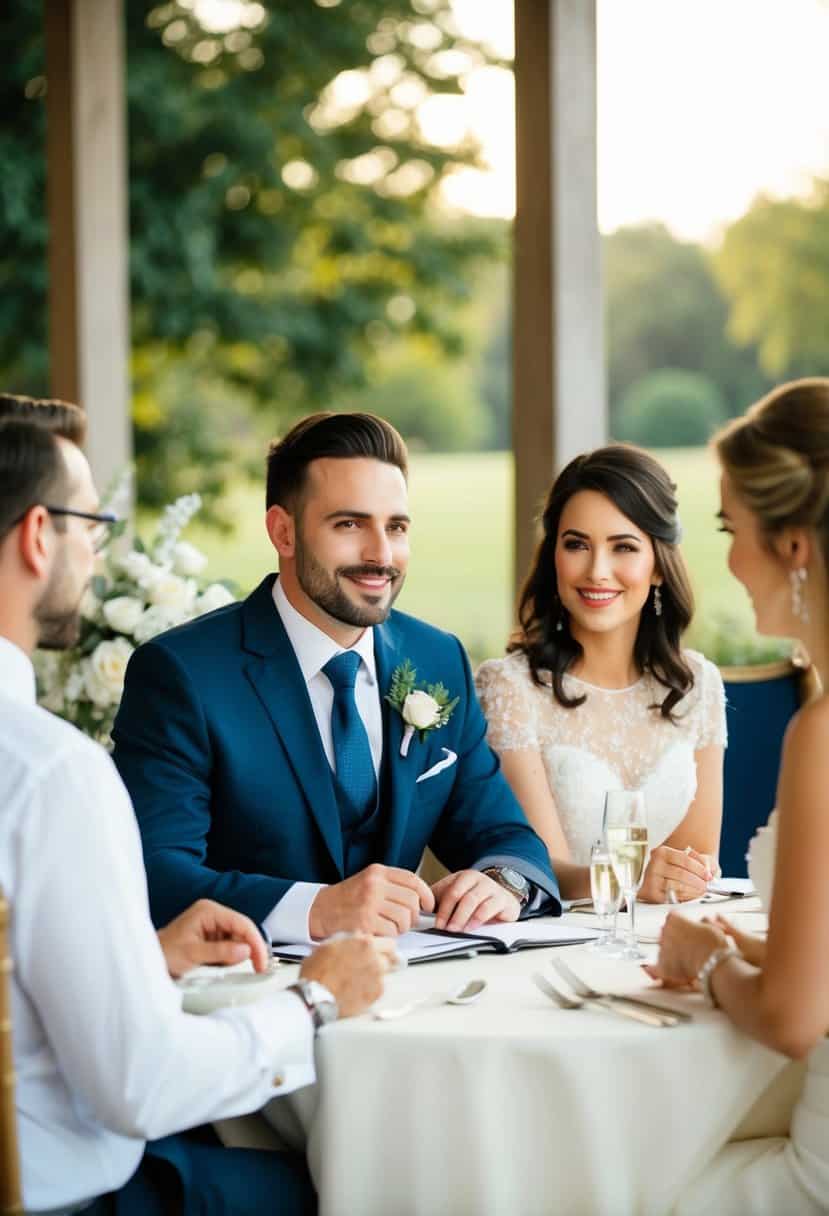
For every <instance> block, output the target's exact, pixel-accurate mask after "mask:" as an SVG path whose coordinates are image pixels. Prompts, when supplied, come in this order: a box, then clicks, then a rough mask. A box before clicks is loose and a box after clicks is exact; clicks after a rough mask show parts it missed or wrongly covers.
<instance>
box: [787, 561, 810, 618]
mask: <svg viewBox="0 0 829 1216" xmlns="http://www.w3.org/2000/svg"><path fill="white" fill-rule="evenodd" d="M807 577H808V575H807V572H806V567H805V566H800V567H799V568H798V569H797V570H790V571H789V583H790V585H791V589H792V615H793V616H795V617H797V619H798V620H799V621H802V622H803V624H804V625H808V623H809V608H808V605H807V604H806V579H807Z"/></svg>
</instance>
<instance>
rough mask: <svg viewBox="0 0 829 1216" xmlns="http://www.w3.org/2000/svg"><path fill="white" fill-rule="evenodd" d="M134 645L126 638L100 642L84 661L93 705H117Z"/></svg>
mask: <svg viewBox="0 0 829 1216" xmlns="http://www.w3.org/2000/svg"><path fill="white" fill-rule="evenodd" d="M132 652H133V647H132V646H131V645H130V644H129V642H128V641H127V639H126V638H113V639H112V641H109V642H99V643H98V645H97V646H96V647H95V649H94V651H93V652H92V654H91V655H90V657H89V658H88V659H87V660H86V661H85V663H84V687H85V689H86V693H87V696H88V697H89V699H90V701H91V702H92V703H93V705H97V706H98V707H99V708H100V709H107V708H108V707H109V706H110V705H117V704H118V702H119V701H120V700H121V696H122V694H123V691H124V675H125V673H126V670H127V663H128V662H129V658H130V655H131V654H132Z"/></svg>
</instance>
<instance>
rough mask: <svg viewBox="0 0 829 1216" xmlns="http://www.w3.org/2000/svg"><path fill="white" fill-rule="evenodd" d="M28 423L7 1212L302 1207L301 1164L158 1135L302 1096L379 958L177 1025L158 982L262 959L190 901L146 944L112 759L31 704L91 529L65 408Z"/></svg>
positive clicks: (6, 644) (10, 454) (11, 593)
mask: <svg viewBox="0 0 829 1216" xmlns="http://www.w3.org/2000/svg"><path fill="white" fill-rule="evenodd" d="M9 400H11V401H12V403H13V404H12V405H9ZM44 408H45V412H44V413H43V414H42V415H39V413H38V410H39V407H38V406H37V405H36V404H35V403H31V402H30V403H28V406H25V403H23V402H21V401H20V399H8V398H5V399H0V888H2V890H3V891H4V893H5V895H6V897H7V899H8V900H9V903H10V906H11V910H12V918H11V926H12V932H11V953H12V959H13V962H14V970H13V973H12V977H11V998H12V1023H13V1027H14V1061H15V1068H16V1071H17V1074H18V1083H17V1093H16V1113H17V1125H18V1131H19V1138H20V1150H21V1161H22V1178H23V1192H24V1195H23V1198H24V1203H25V1208H26V1211H29V1212H32V1213H37V1212H44V1213H45V1212H52V1213H57V1212H61V1213H70V1212H81V1211H83V1212H86V1213H87V1216H111V1214H113V1213H117V1214H118V1216H160V1214H161V1213H162V1212H165V1213H166V1212H167V1211H175V1212H179V1211H188V1212H189V1211H206V1210H208V1208H209V1210H210V1211H211V1212H217V1213H218V1212H225V1211H227V1212H233V1213H234V1216H244V1214H246V1213H251V1214H252V1213H254V1212H258V1211H263V1210H266V1208H267V1210H273V1211H276V1212H279V1213H280V1214H281V1216H298V1214H299V1213H303V1214H305V1213H311V1212H314V1211H315V1210H316V1200H315V1196H314V1193H313V1188H312V1185H311V1182H310V1179H309V1177H308V1174H307V1170H306V1168H305V1165H304V1162H303V1161H302V1160H301V1158H299V1157H296V1156H293V1155H289V1154H282V1153H263V1152H256V1151H253V1150H230V1149H223V1148H221V1147H220V1146H218V1145H217V1144H216V1143H213V1144H210V1143H207V1142H206V1140H205V1135H206V1133H205V1134H203V1135H202V1137H201V1139H198V1140H194V1139H192V1138H185V1137H182V1136H179V1135H175V1134H171V1133H175V1132H177V1131H179V1130H180V1129H182V1128H189V1127H193V1126H194V1125H196V1124H199V1123H204V1122H206V1121H208V1120H213V1119H216V1118H221V1117H226V1116H231V1115H236V1114H241V1113H244V1112H247V1111H251V1110H255V1109H258V1108H259V1107H261V1106H262V1105H263V1104H264V1103H265V1102H267V1101H269V1100H270V1099H272V1098H273V1097H275V1096H278V1095H280V1094H283V1093H287V1092H290V1091H291V1090H293V1089H296V1088H298V1087H300V1086H302V1085H306V1084H309V1083H310V1082H311V1081H312V1080H313V1077H314V1065H313V1038H314V1033H315V1030H316V1029H317V1028H318V1027H319V1025H320V1024H321V1023H322V1022H324V1021H327V1020H330V1018H332V1017H336V1016H337V1013H338V1012H339V1013H341V1014H344V1015H348V1014H351V1013H357V1012H360V1011H362V1010H363V1009H364V1008H365V1007H366V1006H367V1005H368V1004H369V1003H370V1002H371V1001H373V1000H374V999H376V997H377V996H378V995H379V994H380V991H381V988H382V979H381V977H382V974H383V972H384V970H385V969H386V966H387V962H388V952H384V951H382V950H381V949H380V948H379V947H378V946H376V945H374V944H373V943H371V942H370V941H369V940H368V939H366V938H358V937H352V938H350V939H347V940H343V941H339V942H336V943H332V944H329V945H327V946H323V947H321V949H320V950H318V951H317V952H315V954H314V955H313V956H312V957H311V958H310V959H308V960H307V961H306V963H305V964H303V967H302V969H301V979H300V981H299V982H298V983H297V985H295V986H293V987H294V988H295V991H284V990H283V991H277V992H269V993H267V994H266V995H264V996H262V998H261V999H260V1000H259V1001H258V1002H257V1003H256V1004H255V1005H248V1006H246V1007H244V1008H243V1009H233V1010H228V1011H225V1012H222V1013H219V1014H217V1015H213V1016H208V1017H203V1018H198V1017H194V1016H192V1015H189V1014H186V1013H184V1012H183V1011H182V1009H181V997H180V993H179V992H178V991H177V989H176V988H175V986H174V985H173V983H172V981H171V979H170V974H173V975H180V974H181V973H182V972H183V971H185V970H187V969H189V967H191V966H193V965H194V964H196V963H199V962H231V961H239V960H240V959H243V958H247V957H249V958H250V959H251V961H252V962H253V964H254V966H255V968H256V969H257V970H259V971H262V970H264V969H266V967H267V951H266V948H265V945H264V942H263V941H262V938H261V936H260V934H259V932H258V930H257V929H256V928H255V927H254V925H253V924H252V923H251V922H250V921H249V920H247V918H245V917H244V916H241V915H240V914H238V913H235V912H232V911H231V910H229V909H227V908H223V907H221V906H220V905H218V904H215V903H210V902H209V901H206V900H205V901H200V902H199V903H197V904H195V905H193V907H191V908H190V909H189V910H187V911H186V912H184V913H183V914H182V916H180V917H178V918H177V919H176V920H175V921H173V922H171V923H170V924H169V925H167V926H166V927H165V928H164V929H162V930H160V931H159V933H158V935H156V934H155V932H154V931H153V928H152V925H151V923H150V918H149V909H148V902H147V888H146V880H145V876H144V870H143V866H142V859H141V845H140V840H139V836H138V831H137V827H136V824H135V819H134V816H133V812H132V807H131V804H130V801H129V797H128V795H127V793H126V790H125V789H124V787H123V784H122V783H121V781H120V779H119V778H118V775H117V773H116V771H115V769H114V767H113V765H112V762H111V761H110V759H109V757H108V756H107V754H106V753H105V752H104V750H103V749H102V748H101V747H99V746H98V745H97V744H95V743H93V742H92V741H91V740H89V739H87V738H86V737H85V736H83V735H82V734H81V733H80V732H79V731H77V730H76V729H75V728H74V727H72V726H70V725H69V724H68V723H66V722H62V721H61V720H60V719H58V718H56V717H54V716H53V715H51V714H49V713H47V712H46V711H45V710H43V709H40V708H39V707H38V706H37V705H36V704H35V678H34V671H33V668H32V663H31V654H32V652H33V651H34V649H35V647H36V646H43V647H50V648H56V649H61V648H64V647H66V646H68V645H71V644H72V643H73V642H74V641H75V640H76V638H77V636H78V627H79V603H80V599H81V596H82V594H83V592H84V590H85V588H86V585H87V583H88V582H89V578H90V576H91V574H92V569H93V563H94V549H95V545H96V543H98V542H100V539H101V532H102V530H103V529H105V528H106V527H107V526H108V525H109V524H110V523H111V522H112V517H111V516H108V515H105V514H103V513H102V512H100V511H99V510H98V496H97V493H96V491H95V486H94V484H93V481H92V477H91V474H90V470H89V466H88V464H87V462H86V459H85V457H84V455H83V453H82V452H81V450H80V448H79V447H78V446H77V445H76V443H75V442H72V440H71V439H69V438H67V435H71V434H76V435H77V436H78V437H79V438H80V437H82V433H83V415H82V414H80V412H79V411H77V412H73V410H72V407H69V406H60V405H59V403H54V405H53V408H51V410H50V409H49V408H48V407H44ZM61 411H63V415H64V418H63V423H62V422H61ZM38 417H42V418H43V423H44V425H38V423H37V422H36V421H33V419H37V418H38ZM168 972H169V973H170V974H168ZM158 1138H161V1139H158ZM148 1139H154V1140H156V1143H155V1144H153V1145H151V1146H150V1149H149V1150H148V1151H147V1153H146V1154H145V1155H144V1158H143V1162H142V1161H141V1159H142V1153H143V1151H144V1143H145V1141H146V1140H148ZM139 1162H141V1164H140V1165H139ZM125 1184H126V1185H125Z"/></svg>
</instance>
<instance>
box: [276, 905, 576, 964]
mask: <svg viewBox="0 0 829 1216" xmlns="http://www.w3.org/2000/svg"><path fill="white" fill-rule="evenodd" d="M433 922H434V917H432V916H422V917H421V918H420V922H419V924H418V927H417V929H415V930H413V931H412V932H411V933H403V934H401V936H400V937H398V938H397V939H396V942H395V945H396V946H397V953H398V954H399V955H400V957H401V958H402V959H405V961H406V962H407V963H429V962H433V961H434V960H436V959H441V958H457V957H459V956H462V955H472V954H484V953H490V954H511V953H512V952H513V951H515V950H527V949H532V948H533V947H536V948H537V947H541V946H575V945H578V944H580V943H581V942H589V941H592V939H593V938H594V937H597V936H598V930H596V929H591V928H587V927H586V926H585V927H584V928H582V927H581V926H579V927H578V928H574V927H573V926H572V925H566V924H563V923H562V922H561V920H559V919H558V918H554V917H552V916H539V917H536V918H534V919H533V920H521V921H517V922H516V923H515V924H511V925H497V924H496V925H483V926H482V927H481V929H480V930H479V931H478V932H476V933H447V932H446V930H443V929H435V928H433V927H432V926H433ZM272 944H273V952H274V954H275V955H276V956H277V958H284V959H287V960H290V961H294V962H296V961H298V960H299V959H302V958H307V957H308V955H309V954H310V953H311V951H312V950H313V949H314V947H313V946H311V945H307V944H305V943H291V942H274V943H272Z"/></svg>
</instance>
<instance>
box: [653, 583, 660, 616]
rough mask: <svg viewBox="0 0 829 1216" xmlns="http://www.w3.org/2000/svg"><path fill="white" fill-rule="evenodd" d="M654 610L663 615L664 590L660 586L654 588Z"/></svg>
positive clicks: (658, 614)
mask: <svg viewBox="0 0 829 1216" xmlns="http://www.w3.org/2000/svg"><path fill="white" fill-rule="evenodd" d="M653 610H654V612H655V613H656V615H657V616H661V615H662V592H661V591H660V590H659V588H658V587H654V589H653Z"/></svg>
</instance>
